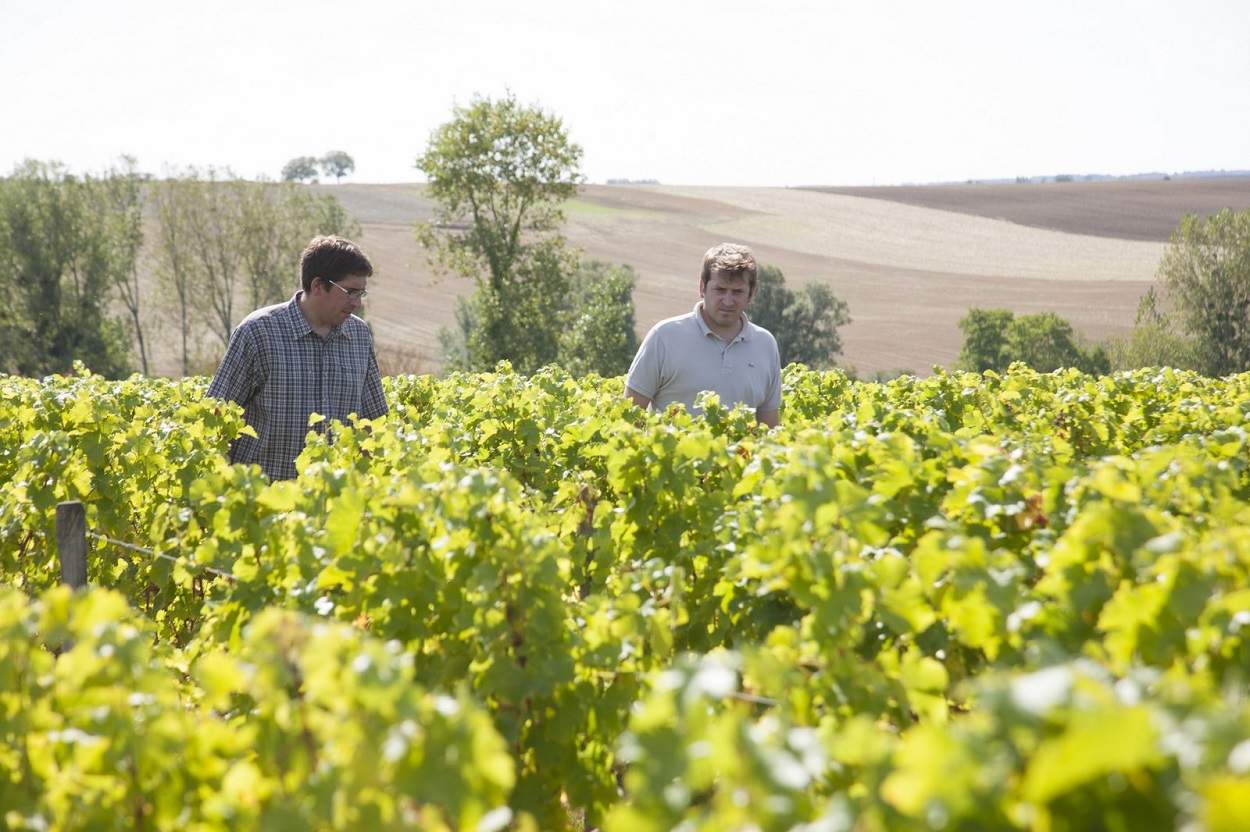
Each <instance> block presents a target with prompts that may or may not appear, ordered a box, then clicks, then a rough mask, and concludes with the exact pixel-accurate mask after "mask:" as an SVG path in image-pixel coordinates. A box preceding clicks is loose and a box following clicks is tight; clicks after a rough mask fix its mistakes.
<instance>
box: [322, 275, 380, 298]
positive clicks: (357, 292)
mask: <svg viewBox="0 0 1250 832" xmlns="http://www.w3.org/2000/svg"><path fill="white" fill-rule="evenodd" d="M321 279H322V280H324V281H325V282H326V283H329V284H330V285H331V286H333V287H334V288H335V289H338V290H339V291H340V292H342V293H343V294H345V295H347V296H348V297H349V298H351V299H352V300H364V299H365V298H367V297H369V290H368V289H344V288H343V287H342V286H340V285H338V284H337V283H335V282H334V281H333V280H331V279H330V278H328V277H323V278H321Z"/></svg>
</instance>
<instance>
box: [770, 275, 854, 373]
mask: <svg viewBox="0 0 1250 832" xmlns="http://www.w3.org/2000/svg"><path fill="white" fill-rule="evenodd" d="M747 314H748V315H749V316H750V318H751V320H752V321H753V322H755V323H756V324H758V325H760V326H762V327H764V328H765V329H767V330H768V331H769V332H771V333H772V334H773V337H774V338H776V339H777V351H778V352H779V353H780V354H781V364H782V366H783V367H784V366H786V365H788V364H796V363H797V364H806V365H807V366H809V367H812V368H813V369H828V368H831V367H833V366H834V365H835V361H834V356H835V355H840V354H841V353H842V336H841V335H840V334H839V332H838V328H839V327H842V326H846V325H847V324H849V323H850V322H851V316H850V313H849V311H848V309H847V306H846V302H845V301H842V300H839V299H838V298H837V297H836V296H834V294H833V290H832V289H830V288H829V286H828V285H826V284H824V283H818V282H813V283H809V284H807V285H806V286H804V287H803V288H802V289H801V290H799V291H798V292H795V291H794V290H792V289H789V288H787V287H786V278H785V275H784V274H782V272H781V269H779V268H777V267H776V266H773V265H769V264H767V263H761V264H760V266H759V275H758V277H757V280H756V288H755V297H753V298H752V299H751V304H750V306H748V307H747Z"/></svg>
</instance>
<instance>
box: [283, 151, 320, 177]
mask: <svg viewBox="0 0 1250 832" xmlns="http://www.w3.org/2000/svg"><path fill="white" fill-rule="evenodd" d="M317 165H318V160H317V159H316V158H314V157H312V156H297V157H295V158H294V159H292V160H291V161H289V162H287V163H286V164H285V165H284V166H283V167H282V181H283V182H311V181H313V180H314V179H316V178H317Z"/></svg>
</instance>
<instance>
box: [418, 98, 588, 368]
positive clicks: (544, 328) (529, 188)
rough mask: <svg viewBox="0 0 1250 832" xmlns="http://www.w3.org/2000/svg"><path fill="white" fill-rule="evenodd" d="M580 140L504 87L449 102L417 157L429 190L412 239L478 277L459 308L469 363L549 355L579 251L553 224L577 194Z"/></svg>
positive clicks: (451, 267) (516, 362) (527, 360)
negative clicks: (449, 110) (427, 217)
mask: <svg viewBox="0 0 1250 832" xmlns="http://www.w3.org/2000/svg"><path fill="white" fill-rule="evenodd" d="M581 156H582V149H581V147H580V146H579V145H577V144H575V143H574V142H572V141H571V140H570V139H569V136H568V131H567V130H566V129H565V127H564V124H563V122H562V121H561V120H560V119H559V118H558V117H556V116H555V115H552V114H550V113H547V112H544V111H543V110H541V109H540V108H538V107H537V106H523V105H521V104H520V103H518V101H517V100H516V98H515V96H513V95H512V94H511V93H509V94H508V95H507V96H506V97H505V98H503V99H500V100H492V99H489V98H483V97H480V96H478V97H475V98H474V99H473V101H472V102H471V103H470V104H469V105H468V106H465V107H460V106H457V107H454V108H453V117H452V119H451V120H450V121H448V122H447V123H445V124H443V125H441V126H440V127H438V128H437V129H435V130H434V132H433V134H432V135H431V136H430V142H429V146H428V148H427V149H426V152H425V153H424V154H422V155H421V156H420V158H418V159H417V163H416V166H417V167H418V168H419V169H420V170H421V171H422V172H423V173H424V174H425V175H426V178H427V181H428V183H429V184H428V186H427V193H428V195H429V196H430V197H431V198H432V199H433V200H434V203H435V209H434V215H433V217H432V219H431V221H430V222H428V223H423V224H420V225H418V227H417V239H418V240H419V242H420V243H421V245H422V246H423V247H425V249H426V253H427V257H428V258H429V260H430V262H431V264H432V265H433V266H434V267H435V268H436V269H437V270H442V271H452V272H455V273H456V274H459V275H461V276H464V277H468V278H471V279H473V280H474V281H475V282H476V284H477V289H476V292H475V293H474V295H473V297H472V299H471V301H470V303H471V304H472V307H473V309H472V310H471V312H466V313H465V314H463V315H461V316H460V318H459V320H460V324H461V326H462V327H469V329H470V331H469V332H467V333H466V337H465V338H464V342H465V350H466V354H465V361H466V364H467V366H468V368H470V369H490V368H492V367H493V366H494V365H495V364H496V363H497V362H498V361H502V360H508V361H511V362H512V363H513V366H514V367H516V368H517V369H518V370H522V371H533V370H536V369H538V367H540V366H542V365H544V364H548V363H551V362H552V361H555V360H556V358H557V355H558V352H559V340H560V333H561V331H562V330H563V328H564V321H563V320H562V319H561V310H567V308H568V295H569V275H570V274H571V273H572V271H573V270H574V269H575V267H576V263H577V253H576V252H574V251H570V250H569V249H568V248H567V247H566V245H565V241H564V238H563V236H561V234H560V230H559V229H560V225H561V223H562V222H563V221H564V212H563V208H562V205H563V203H564V202H565V201H567V200H569V199H572V198H573V197H574V196H576V195H577V191H578V187H579V186H580V184H581V183H582V182H583V181H584V177H582V175H581V173H580V172H579V168H578V166H579V164H580V160H581Z"/></svg>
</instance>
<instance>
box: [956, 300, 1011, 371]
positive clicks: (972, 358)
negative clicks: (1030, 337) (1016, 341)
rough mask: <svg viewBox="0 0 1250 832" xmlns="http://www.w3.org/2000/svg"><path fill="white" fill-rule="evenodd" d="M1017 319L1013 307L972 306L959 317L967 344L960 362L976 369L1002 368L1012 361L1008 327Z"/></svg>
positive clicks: (961, 350) (1000, 369)
mask: <svg viewBox="0 0 1250 832" xmlns="http://www.w3.org/2000/svg"><path fill="white" fill-rule="evenodd" d="M1013 320H1015V314H1014V313H1013V312H1012V311H1011V310H1010V309H977V308H973V309H969V310H968V314H967V315H965V316H964V317H963V318H961V319H960V321H959V328H960V329H962V330H963V333H964V345H963V347H962V348H961V349H960V350H959V360H958V366H959V367H961V368H962V369H965V370H971V371H973V372H975V373H981V372H985V371H986V370H994V371H995V372H1000V371H1002V370H1005V369H1006V368H1007V367H1008V366H1009V365H1010V364H1011V360H1012V359H1011V354H1010V352H1009V351H1008V349H1007V329H1008V327H1010V326H1011V322H1012V321H1013Z"/></svg>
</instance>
